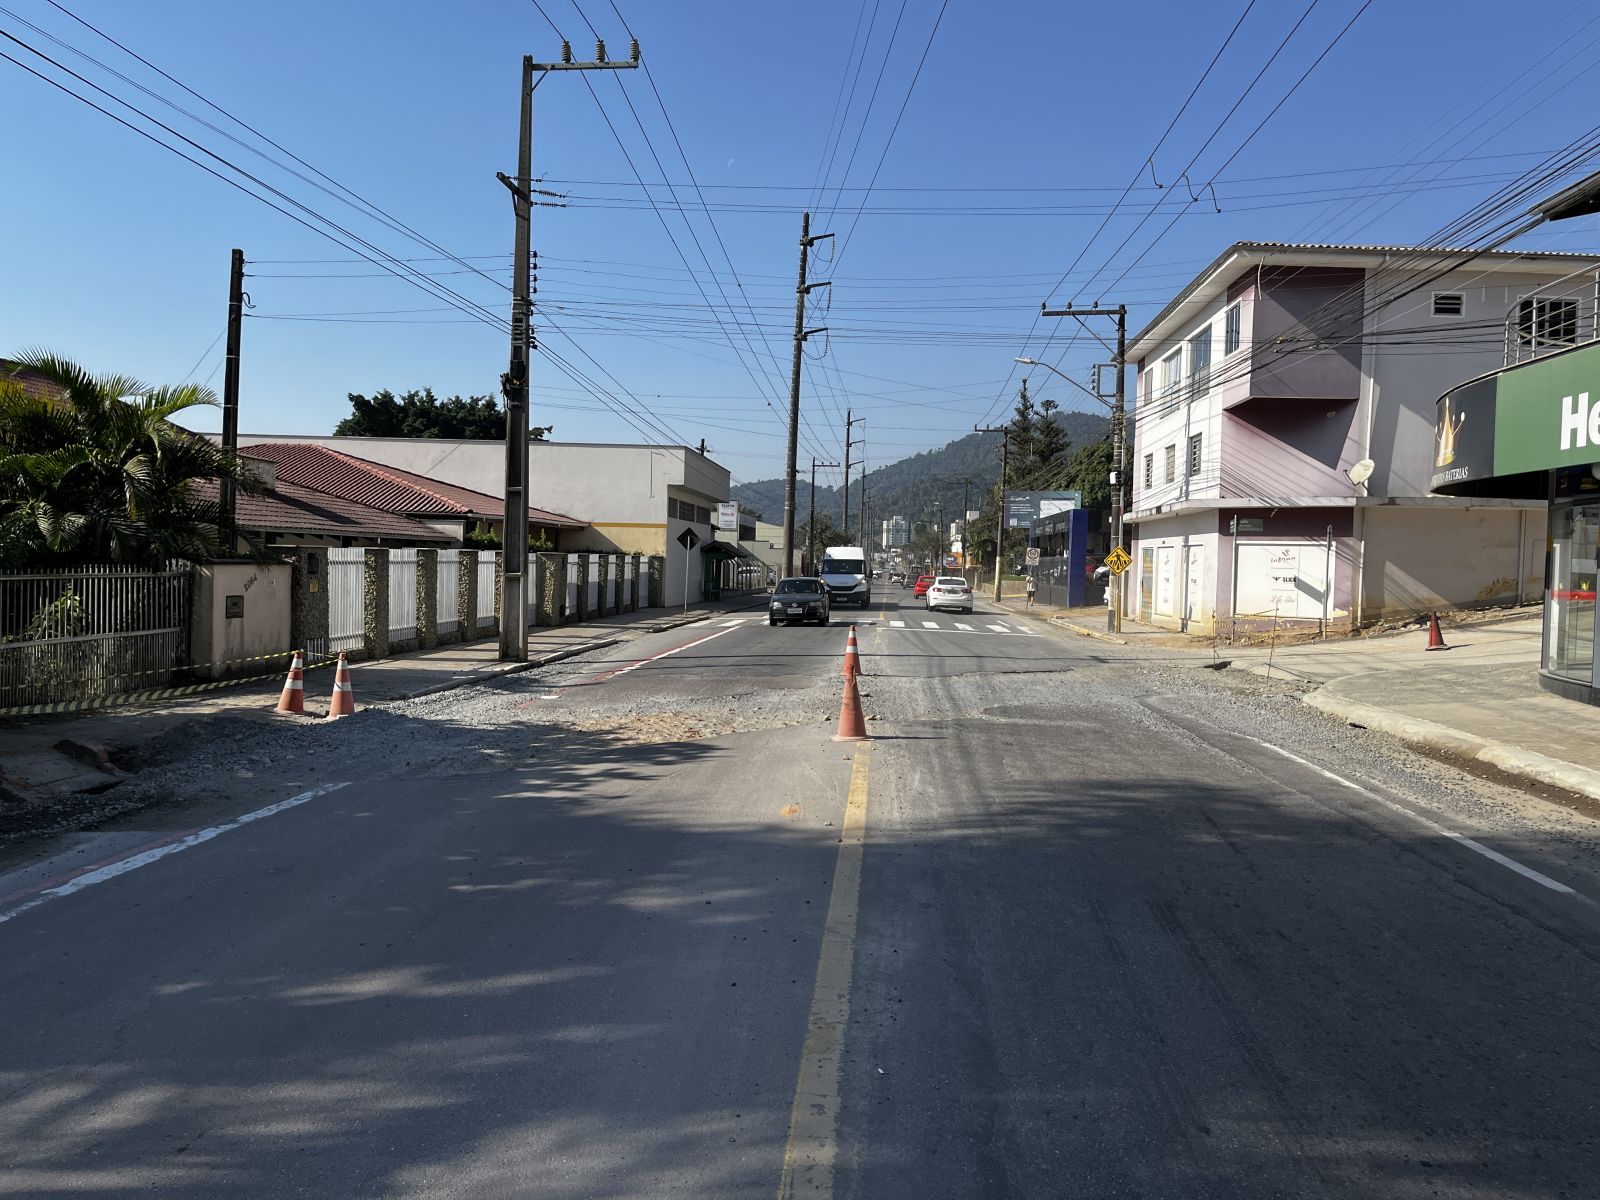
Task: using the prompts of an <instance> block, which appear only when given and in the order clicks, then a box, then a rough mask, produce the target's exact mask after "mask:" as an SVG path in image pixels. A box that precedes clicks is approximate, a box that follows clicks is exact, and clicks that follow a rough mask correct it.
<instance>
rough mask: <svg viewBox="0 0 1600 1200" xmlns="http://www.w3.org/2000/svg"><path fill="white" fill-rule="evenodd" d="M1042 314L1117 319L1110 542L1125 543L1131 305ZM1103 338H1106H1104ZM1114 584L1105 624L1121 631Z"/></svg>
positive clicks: (1118, 588) (1118, 581)
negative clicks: (1123, 541) (1125, 467)
mask: <svg viewBox="0 0 1600 1200" xmlns="http://www.w3.org/2000/svg"><path fill="white" fill-rule="evenodd" d="M1039 311H1040V315H1041V316H1046V317H1076V318H1078V319H1079V320H1081V319H1082V318H1084V317H1110V318H1112V319H1113V320H1115V321H1116V323H1117V356H1116V361H1115V366H1116V369H1117V391H1116V399H1115V401H1114V402H1113V404H1112V407H1111V480H1110V482H1111V544H1112V545H1113V546H1117V547H1119V548H1121V547H1122V517H1123V512H1124V508H1125V502H1124V496H1125V494H1126V492H1125V489H1126V488H1127V473H1126V472H1125V471H1124V470H1123V466H1124V463H1123V460H1124V458H1126V453H1125V442H1126V438H1125V435H1124V429H1125V427H1126V425H1127V418H1128V400H1127V392H1126V390H1125V388H1126V384H1125V382H1124V377H1125V376H1126V375H1127V373H1128V372H1127V365H1128V364H1127V358H1128V306H1127V305H1126V304H1119V305H1117V306H1116V307H1115V308H1101V307H1100V306H1099V305H1098V304H1095V305H1093V306H1091V307H1089V308H1058V309H1049V308H1045V307H1044V306H1043V305H1040V306H1039ZM1102 341H1103V339H1102ZM1110 582H1111V586H1110V590H1109V592H1108V593H1107V595H1108V599H1109V600H1110V605H1109V607H1108V609H1107V611H1106V628H1107V629H1109V630H1110V631H1111V632H1112V633H1121V632H1122V576H1121V575H1119V574H1116V573H1113V574H1112V576H1111V581H1110Z"/></svg>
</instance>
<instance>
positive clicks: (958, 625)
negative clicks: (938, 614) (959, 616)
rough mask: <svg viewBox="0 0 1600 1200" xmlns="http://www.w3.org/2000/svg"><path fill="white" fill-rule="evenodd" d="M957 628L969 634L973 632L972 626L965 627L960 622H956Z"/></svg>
mask: <svg viewBox="0 0 1600 1200" xmlns="http://www.w3.org/2000/svg"><path fill="white" fill-rule="evenodd" d="M956 628H957V629H965V630H966V631H967V632H968V633H971V632H972V626H971V625H963V624H962V623H961V622H960V621H957V622H956Z"/></svg>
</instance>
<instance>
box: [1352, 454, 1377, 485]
mask: <svg viewBox="0 0 1600 1200" xmlns="http://www.w3.org/2000/svg"><path fill="white" fill-rule="evenodd" d="M1377 466H1378V464H1377V463H1375V462H1373V461H1372V460H1371V459H1370V458H1363V459H1362V460H1361V461H1360V462H1358V463H1356V464H1355V465H1354V466H1352V467H1351V468H1350V469H1349V470H1348V471H1346V472H1345V474H1346V475H1348V476H1349V477H1350V482H1351V483H1365V482H1366V481H1367V480H1369V479H1371V478H1372V472H1373V471H1374V470H1376V469H1377Z"/></svg>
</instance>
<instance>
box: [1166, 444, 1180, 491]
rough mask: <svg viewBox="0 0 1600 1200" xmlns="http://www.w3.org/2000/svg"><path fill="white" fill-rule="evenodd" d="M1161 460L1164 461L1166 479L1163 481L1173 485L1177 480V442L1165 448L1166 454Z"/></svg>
mask: <svg viewBox="0 0 1600 1200" xmlns="http://www.w3.org/2000/svg"><path fill="white" fill-rule="evenodd" d="M1163 458H1164V460H1165V461H1164V465H1165V467H1166V479H1165V482H1167V483H1175V482H1176V481H1177V478H1178V443H1177V442H1173V443H1172V445H1170V446H1168V447H1167V449H1166V452H1165V454H1164V455H1163Z"/></svg>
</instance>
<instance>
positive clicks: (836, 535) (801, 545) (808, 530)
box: [794, 512, 844, 569]
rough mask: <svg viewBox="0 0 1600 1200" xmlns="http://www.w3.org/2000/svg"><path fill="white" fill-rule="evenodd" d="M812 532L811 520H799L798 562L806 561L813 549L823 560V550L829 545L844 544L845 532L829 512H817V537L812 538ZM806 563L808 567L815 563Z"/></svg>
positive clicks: (796, 552) (817, 556) (797, 539)
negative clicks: (834, 521)
mask: <svg viewBox="0 0 1600 1200" xmlns="http://www.w3.org/2000/svg"><path fill="white" fill-rule="evenodd" d="M811 534H812V527H811V522H810V521H798V522H796V523H795V527H794V556H795V562H796V563H799V562H802V561H805V560H806V556H807V555H808V554H810V553H812V552H813V551H814V552H815V554H816V558H817V561H818V562H821V561H822V552H823V551H824V550H826V549H827V548H828V547H829V546H839V545H843V544H844V534H843V533H842V532H841V531H840V529H839V527H838V526H837V525H835V524H834V523H833V518H832V517H830V516H829V515H828V514H827V513H823V512H819V513H818V514H817V524H816V537H815V539H813V538H812V536H811ZM806 565H807V568H808V569H812V568H813V567H814V565H815V564H812V563H809V562H807V564H806Z"/></svg>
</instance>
